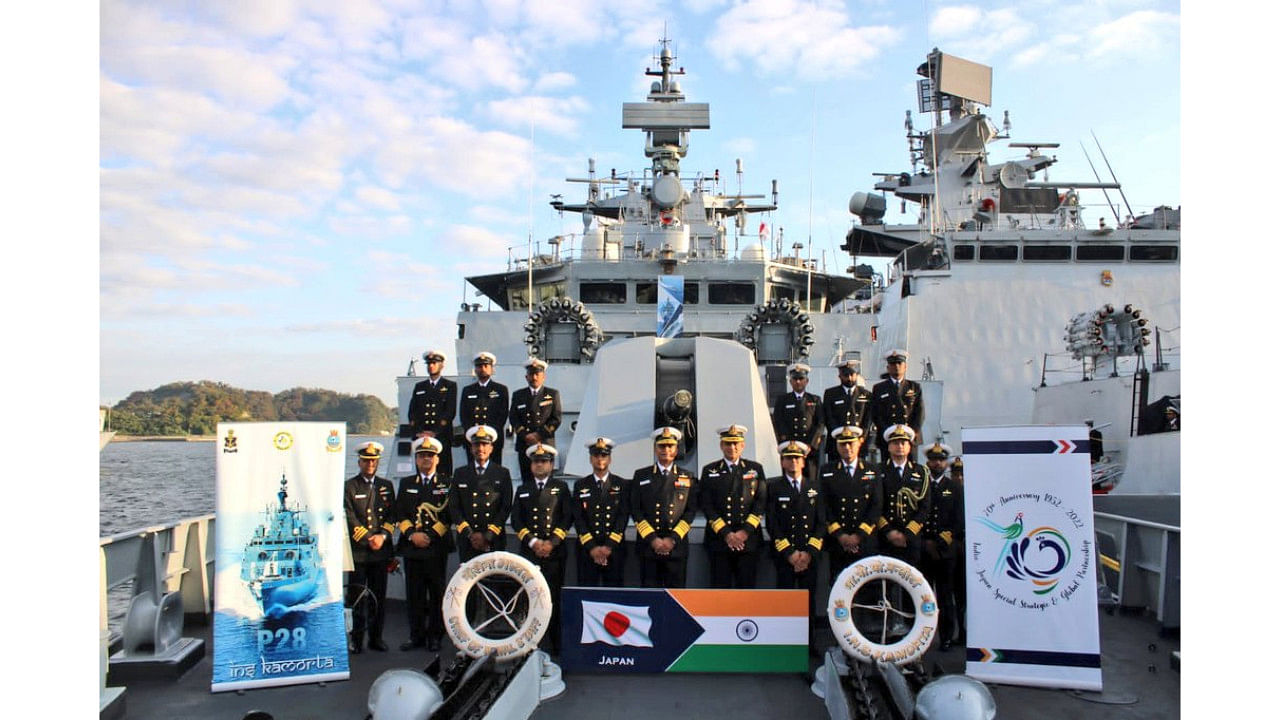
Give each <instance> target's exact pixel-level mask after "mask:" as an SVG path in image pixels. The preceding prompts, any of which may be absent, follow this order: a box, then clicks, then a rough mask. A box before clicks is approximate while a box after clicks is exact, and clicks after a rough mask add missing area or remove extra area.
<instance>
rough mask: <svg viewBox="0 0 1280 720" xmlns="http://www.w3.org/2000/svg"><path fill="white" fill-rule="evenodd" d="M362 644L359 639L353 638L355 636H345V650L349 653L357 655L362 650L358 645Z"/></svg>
mask: <svg viewBox="0 0 1280 720" xmlns="http://www.w3.org/2000/svg"><path fill="white" fill-rule="evenodd" d="M362 644H363V643H361V641H359V640H357V639H355V638H353V637H351V636H348V637H347V652H349V653H351V654H352V655H359V654H360V653H362V652H364V650H363V649H362V648H361V647H360V646H361V645H362Z"/></svg>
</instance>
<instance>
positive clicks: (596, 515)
mask: <svg viewBox="0 0 1280 720" xmlns="http://www.w3.org/2000/svg"><path fill="white" fill-rule="evenodd" d="M608 481H609V487H608V488H606V489H605V490H603V491H602V490H601V488H600V483H598V482H596V477H595V475H594V474H591V475H584V476H583V477H580V478H578V481H577V482H575V483H574V484H573V500H572V502H573V526H574V527H575V528H576V529H577V531H578V544H579V545H581V546H582V549H583V550H584V551H586V550H590V549H591V548H594V547H597V546H599V545H604V546H606V547H609V548H617V547H618V546H619V545H620V544H622V536H623V535H625V534H626V532H627V523H628V522H630V521H631V480H630V479H629V478H624V477H622V476H621V475H615V474H613V473H609V477H608Z"/></svg>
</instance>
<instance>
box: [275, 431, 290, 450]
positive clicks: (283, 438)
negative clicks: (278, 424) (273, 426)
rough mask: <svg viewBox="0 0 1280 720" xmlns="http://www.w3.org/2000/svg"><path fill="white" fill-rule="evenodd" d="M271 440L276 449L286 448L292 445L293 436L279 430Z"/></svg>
mask: <svg viewBox="0 0 1280 720" xmlns="http://www.w3.org/2000/svg"><path fill="white" fill-rule="evenodd" d="M271 442H272V444H274V445H275V446H276V449H277V450H288V449H289V448H291V447H293V436H292V435H290V434H289V433H287V432H284V431H283V430H281V431H280V432H278V433H276V436H275V438H273V439H272V441H271Z"/></svg>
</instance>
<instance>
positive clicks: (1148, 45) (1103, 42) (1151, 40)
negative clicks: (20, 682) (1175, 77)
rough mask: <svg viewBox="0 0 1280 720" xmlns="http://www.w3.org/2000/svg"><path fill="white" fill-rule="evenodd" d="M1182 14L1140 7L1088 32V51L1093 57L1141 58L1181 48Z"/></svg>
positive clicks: (1087, 54)
mask: <svg viewBox="0 0 1280 720" xmlns="http://www.w3.org/2000/svg"><path fill="white" fill-rule="evenodd" d="M1179 24H1180V23H1179V18H1178V16H1177V15H1174V14H1171V13H1162V12H1156V11H1154V10H1139V11H1137V12H1132V13H1129V14H1128V15H1125V16H1124V17H1121V18H1118V19H1116V20H1113V21H1111V22H1109V23H1105V24H1103V25H1099V26H1098V27H1096V28H1094V29H1093V30H1092V31H1091V32H1090V33H1089V45H1088V46H1087V50H1086V51H1085V55H1086V56H1087V57H1089V58H1092V59H1107V60H1120V59H1124V58H1142V57H1146V56H1150V55H1154V54H1156V53H1159V52H1161V51H1167V50H1169V49H1172V50H1173V51H1174V52H1177V49H1178V31H1179Z"/></svg>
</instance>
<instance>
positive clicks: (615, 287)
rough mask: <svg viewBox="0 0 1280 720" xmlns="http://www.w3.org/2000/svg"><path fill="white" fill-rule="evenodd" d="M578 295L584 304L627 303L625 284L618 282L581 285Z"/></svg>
mask: <svg viewBox="0 0 1280 720" xmlns="http://www.w3.org/2000/svg"><path fill="white" fill-rule="evenodd" d="M578 294H579V295H580V296H581V297H582V302H584V303H601V304H613V305H621V304H622V303H625V302H626V301H627V284H626V283H620V282H594V283H586V282H584V283H582V284H580V285H579V286H578Z"/></svg>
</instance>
